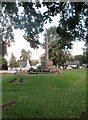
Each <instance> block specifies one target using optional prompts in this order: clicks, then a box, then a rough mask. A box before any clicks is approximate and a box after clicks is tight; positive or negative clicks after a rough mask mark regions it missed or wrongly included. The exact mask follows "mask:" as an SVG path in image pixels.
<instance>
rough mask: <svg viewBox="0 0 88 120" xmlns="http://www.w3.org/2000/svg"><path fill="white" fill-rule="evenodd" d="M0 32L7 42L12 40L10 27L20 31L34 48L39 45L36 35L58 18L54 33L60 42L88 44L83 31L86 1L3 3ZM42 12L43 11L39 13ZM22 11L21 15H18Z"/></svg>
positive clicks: (86, 36) (87, 21)
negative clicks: (83, 42) (80, 41)
mask: <svg viewBox="0 0 88 120" xmlns="http://www.w3.org/2000/svg"><path fill="white" fill-rule="evenodd" d="M0 4H1V5H2V16H1V18H2V19H1V20H0V21H1V25H2V30H1V33H2V35H3V36H4V39H5V41H6V43H9V41H13V40H14V39H13V38H14V35H13V28H15V29H18V28H20V29H23V30H24V31H25V34H24V38H25V39H26V40H27V41H28V42H30V45H31V47H33V48H36V47H38V45H39V44H40V42H39V37H38V34H39V33H40V32H43V30H44V29H43V26H44V24H47V21H49V22H51V23H52V17H54V16H56V15H57V14H59V15H60V20H59V18H58V19H57V20H58V21H59V23H58V27H57V30H56V31H57V33H58V34H59V36H60V38H61V39H59V43H68V44H69V47H70V46H71V45H72V41H75V40H82V41H85V42H86V43H88V35H87V32H86V28H87V26H88V17H87V14H88V10H87V8H88V4H87V2H42V3H40V2H35V3H33V2H19V3H15V2H2V3H0ZM42 9H43V10H44V11H43V12H42ZM20 11H21V12H20Z"/></svg>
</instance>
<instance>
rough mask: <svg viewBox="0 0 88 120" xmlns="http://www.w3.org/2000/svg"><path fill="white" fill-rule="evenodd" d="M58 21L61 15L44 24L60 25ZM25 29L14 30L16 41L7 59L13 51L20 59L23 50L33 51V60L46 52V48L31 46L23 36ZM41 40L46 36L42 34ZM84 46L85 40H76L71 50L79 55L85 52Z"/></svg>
mask: <svg viewBox="0 0 88 120" xmlns="http://www.w3.org/2000/svg"><path fill="white" fill-rule="evenodd" d="M58 21H59V15H58V16H56V17H54V18H53V21H52V23H48V24H46V25H44V29H46V28H49V27H50V26H54V25H55V26H58ZM23 34H24V31H22V30H14V39H15V43H12V45H11V47H9V48H8V56H7V57H6V59H7V60H8V61H9V59H10V55H11V53H13V54H14V55H15V56H16V58H17V59H19V57H20V55H21V50H22V49H25V50H27V51H28V50H30V51H31V52H32V58H31V59H32V60H34V59H36V60H38V59H39V58H40V57H41V55H42V54H43V53H44V52H45V50H44V49H42V48H41V47H40V48H39V49H32V48H31V47H30V44H29V43H28V42H27V41H26V40H24V38H23ZM39 40H40V41H41V42H43V40H44V37H43V34H40V39H39ZM83 47H84V42H74V45H73V49H72V50H70V51H72V52H71V54H72V55H79V54H82V53H83V50H82V48H83Z"/></svg>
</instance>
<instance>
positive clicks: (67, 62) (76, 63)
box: [64, 61, 80, 65]
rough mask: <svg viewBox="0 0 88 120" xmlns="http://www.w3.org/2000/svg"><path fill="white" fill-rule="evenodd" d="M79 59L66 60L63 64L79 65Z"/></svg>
mask: <svg viewBox="0 0 88 120" xmlns="http://www.w3.org/2000/svg"><path fill="white" fill-rule="evenodd" d="M79 64H80V63H79V61H66V62H65V63H64V65H79Z"/></svg>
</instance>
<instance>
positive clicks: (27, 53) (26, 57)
mask: <svg viewBox="0 0 88 120" xmlns="http://www.w3.org/2000/svg"><path fill="white" fill-rule="evenodd" d="M20 60H23V61H27V60H29V62H30V63H31V52H30V50H28V51H26V50H25V49H22V50H21V56H20Z"/></svg>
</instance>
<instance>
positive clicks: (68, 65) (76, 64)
mask: <svg viewBox="0 0 88 120" xmlns="http://www.w3.org/2000/svg"><path fill="white" fill-rule="evenodd" d="M79 66H80V63H79V61H66V62H65V63H64V68H67V69H72V68H78V67H79Z"/></svg>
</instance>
